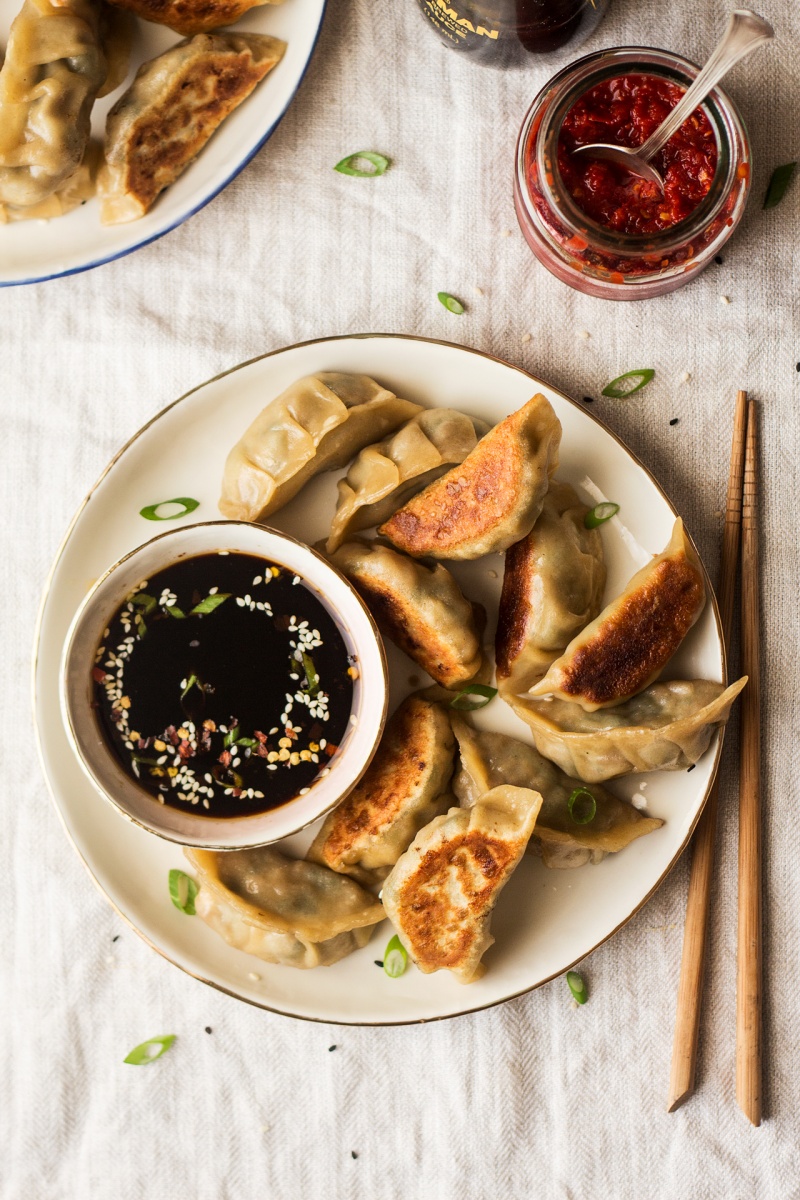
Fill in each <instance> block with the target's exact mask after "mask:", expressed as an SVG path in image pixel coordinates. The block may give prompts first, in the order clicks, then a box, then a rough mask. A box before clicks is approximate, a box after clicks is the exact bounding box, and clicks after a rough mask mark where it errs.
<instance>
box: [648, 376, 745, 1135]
mask: <svg viewBox="0 0 800 1200" xmlns="http://www.w3.org/2000/svg"><path fill="white" fill-rule="evenodd" d="M746 428H747V392H741V391H740V392H739V393H738V395H737V397H736V408H735V410H734V418H733V443H732V445H731V465H730V471H729V473H728V499H727V505H726V512H725V529H724V531H723V535H722V563H721V566H720V586H719V610H720V619H721V622H722V633H723V637H725V639H726V640H727V639H728V638H729V637H730V630H731V624H732V622H733V599H734V593H735V590H736V568H737V565H738V562H739V538H740V531H741V524H742V487H743V480H744V459H745V434H746ZM717 788H718V781H717V780H715V781H714V785H713V787H712V789H711V791H710V793H709V796H708V800H707V801H706V805H705V808H704V809H703V812H702V815H701V817H700V820H699V821H698V823H697V829H696V831H695V835H694V840H693V842H692V868H691V875H690V877H689V894H688V897H687V900H686V923H685V925H684V931H683V957H682V959H681V975H680V982H679V984H678V1004H677V1011H676V1014H675V1035H674V1039H673V1043H672V1066H671V1069H670V1078H669V1101H668V1103H667V1111H668V1112H674V1111H675V1109H676V1108H679V1107H680V1106H681V1104H683V1103H684V1101H686V1100H688V1098H689V1096H690V1095H691V1094H692V1092H693V1091H694V1077H695V1067H696V1065H697V1039H698V1034H699V1030H700V1001H701V997H702V995H703V972H704V965H705V955H706V936H707V932H708V910H709V906H710V900H711V881H712V876H713V868H714V844H715V842H716V835H717Z"/></svg>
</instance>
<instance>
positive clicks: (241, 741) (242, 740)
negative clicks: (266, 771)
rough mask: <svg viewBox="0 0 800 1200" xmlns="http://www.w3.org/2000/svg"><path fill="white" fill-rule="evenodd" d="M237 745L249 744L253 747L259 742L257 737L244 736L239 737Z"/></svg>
mask: <svg viewBox="0 0 800 1200" xmlns="http://www.w3.org/2000/svg"><path fill="white" fill-rule="evenodd" d="M236 745H237V746H249V747H250V749H252V748H253V746H257V745H258V742H257V741H256V739H255V738H248V737H244V738H237V739H236Z"/></svg>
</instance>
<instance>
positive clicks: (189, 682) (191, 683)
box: [181, 675, 203, 700]
mask: <svg viewBox="0 0 800 1200" xmlns="http://www.w3.org/2000/svg"><path fill="white" fill-rule="evenodd" d="M195 684H197V686H198V687H199V688H200V691H201V692H202V691H203V685H202V683H201V682H200V680H199V679H198V678H197V676H196V675H190V676H189V678H188V679H187V680H186V687H185V688H184V689H183V691H182V692H181V700H182V699H183V698H184V696H188V694H189V692H190V691H191V690H192V688H193V687H194V686H195Z"/></svg>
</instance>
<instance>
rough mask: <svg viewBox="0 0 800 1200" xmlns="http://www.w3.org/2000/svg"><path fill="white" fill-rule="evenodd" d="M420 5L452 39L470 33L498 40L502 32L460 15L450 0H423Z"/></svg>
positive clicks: (427, 15) (462, 37)
mask: <svg viewBox="0 0 800 1200" xmlns="http://www.w3.org/2000/svg"><path fill="white" fill-rule="evenodd" d="M420 7H421V8H422V11H423V12H424V13H425V16H426V17H427V18H428V20H430V21H432V22H433V24H434V25H435V26H436V27H437V29H439V31H440V32H441V33H443V34H445V36H446V37H448V38H450V40H451V41H455V40H456V39H457V38H461V39H465V38H466V37H467V34H470V33H474V34H475V35H476V36H478V37H485V38H490V39H491V40H493V41H497V38H498V36H499V34H500V30H499V29H490V28H487V27H486V26H485V25H478V24H473V22H472V21H470V20H469V19H468V18H467V17H460V16H459V15H458V13H457V12H456V10H455V9H454V8H453V6H452V4H451V3H448V0H421V5H420Z"/></svg>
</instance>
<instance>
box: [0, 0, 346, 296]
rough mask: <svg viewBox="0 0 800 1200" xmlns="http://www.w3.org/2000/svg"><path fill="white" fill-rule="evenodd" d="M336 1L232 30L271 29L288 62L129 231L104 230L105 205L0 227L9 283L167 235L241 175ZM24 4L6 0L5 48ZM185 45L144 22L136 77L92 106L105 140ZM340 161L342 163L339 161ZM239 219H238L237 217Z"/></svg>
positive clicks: (3, 271)
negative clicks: (154, 66) (150, 74)
mask: <svg viewBox="0 0 800 1200" xmlns="http://www.w3.org/2000/svg"><path fill="white" fill-rule="evenodd" d="M326 2H327V0H285V3H282V4H265V5H263V6H261V7H259V8H252V9H250V11H249V12H247V13H245V14H244V16H243V17H242V18H241V20H239V21H237V22H236V24H235V25H233V26H230V28H231V29H232V30H233V31H234V32H237V33H238V32H241V33H268V34H270V35H271V36H272V37H278V38H282V40H283V41H285V42H286V53H285V54H284V56H283V58H282V59H281V61H280V62H279V63H278V65H277V66H276V67H275V68H274V69H273V70H272V71H270V73H269V75H267V77H266V78H265V79H264V80H263V81H262V82H261V83H260V84H259V85H258V87H256V89H255V91H254V92H253V93H252V94H251V95H250V96H248V98H247V100H245V101H244V103H243V104H241V105H240V106H239V108H237V109H236V111H235V112H233V113H231V115H230V116H229V117H228V118H227V120H226V121H225V122H224V123H223V124H222V125H221V126H220V128H219V129H218V130H217V132H216V133H215V134H214V136H213V137H212V138H211V140H210V141H209V142H208V144H207V145H206V146H205V147H204V148H203V150H202V152H201V153H200V154H199V155H198V157H197V158H196V159H195V161H194V162H193V163H192V164H191V165H190V166H189V167H188V168H187V169H186V171H184V173H183V175H181V177H180V179H178V180H177V181H176V182H175V183H174V184H173V185H172V187H170V188H168V189H167V190H166V191H164V192H163V193H162V194H161V196H159V198H158V200H157V201H156V203H155V204H154V205H153V208H152V209H151V210H150V212H149V213H146V214H145V216H143V217H141V218H140V219H139V220H138V221H130V222H128V223H126V224H123V225H101V224H100V206H99V204H98V201H97V200H96V199H93V200H89V201H87V203H86V204H84V205H83V206H82V207H80V208H76V209H74V210H73V211H72V212H71V213H67V214H66V216H63V217H58V218H56V219H55V220H52V221H14V222H12V223H11V224H8V225H3V224H0V287H11V286H13V285H15V284H21V283H39V282H42V281H43V280H46V279H56V278H59V277H60V276H62V275H72V274H74V273H75V272H76V271H88V270H90V269H91V268H92V267H99V266H101V265H102V264H103V263H107V262H111V261H112V260H113V259H115V258H122V257H123V256H124V255H126V254H130V253H131V252H132V251H133V250H138V249H139V248H140V247H141V246H146V245H147V244H148V242H153V241H155V240H156V238H160V237H163V235H164V234H165V233H169V232H170V231H171V230H172V229H175V228H177V226H178V225H180V224H182V223H183V222H184V221H185V220H187V219H188V218H189V217H191V216H194V214H195V213H196V212H198V211H199V210H200V209H201V208H203V207H204V205H206V204H208V202H209V200H213V199H214V197H215V196H216V195H217V193H218V192H221V191H222V189H223V188H224V187H227V185H228V184H229V183H230V182H231V180H232V179H234V178H235V177H236V176H237V175H238V174H239V172H240V171H241V170H243V168H244V167H246V166H247V164H248V163H249V162H250V159H251V158H253V156H254V155H255V154H257V153H258V151H259V150H260V149H261V147H262V146H263V145H264V143H265V142H266V141H267V140H268V139H269V138H270V137H271V135H272V134H273V133H274V131H275V129H276V128H277V127H278V125H279V123H280V121H281V118H282V117H283V115H284V113H285V112H286V110H287V109H288V107H289V105H290V104H291V102H292V100H293V99H294V95H295V92H296V91H297V89H298V88H299V86H300V84H301V82H302V79H303V76H304V75H305V73H306V70H307V68H308V64H309V62H310V61H311V56H312V54H313V53H314V47H315V46H316V44H317V38H318V37H319V31H320V27H321V25H322V18H323V16H324V13H325V5H326ZM21 7H22V0H0V45H3V46H4V45H5V44H6V42H7V40H8V31H9V30H10V28H11V23H12V21H13V20H14V17H15V16H16V15H17V13H18V12H19V10H20V8H21ZM180 40H181V35H180V34H179V33H175V32H174V31H173V30H171V29H167V27H166V26H165V25H155V24H153V23H152V22H150V21H140V20H138V19H137V21H136V28H135V34H134V39H133V45H132V47H131V63H130V70H129V72H128V77H127V79H126V81H125V84H124V85H123V86H122V87H119V88H117V89H116V91H114V92H112V93H111V95H109V96H105V97H103V98H102V99H100V100H98V101H97V102H96V104H95V106H94V108H93V109H92V136H93V137H94V138H96V139H98V140H99V141H102V138H103V131H104V129H105V121H106V115H107V113H108V110H109V109H110V108H111V106H112V105H113V104H114V103H115V102H116V101H117V100H118V99H119V97H120V96H121V95H122V93H123V91H124V89H125V88H126V87H128V86H129V85H130V83H131V81H132V80H133V76H134V74H135V72H136V70H137V69H138V68H139V67H140V66H141V65H142V63H145V62H149V60H150V59H151V58H154V57H155V56H156V55H157V54H162V53H163V52H164V51H165V50H168V49H169V48H170V47H171V46H174V45H175V44H176V43H177V42H179V41H180ZM331 165H333V164H331ZM233 217H234V219H235V214H233Z"/></svg>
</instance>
